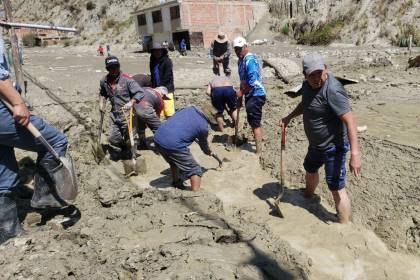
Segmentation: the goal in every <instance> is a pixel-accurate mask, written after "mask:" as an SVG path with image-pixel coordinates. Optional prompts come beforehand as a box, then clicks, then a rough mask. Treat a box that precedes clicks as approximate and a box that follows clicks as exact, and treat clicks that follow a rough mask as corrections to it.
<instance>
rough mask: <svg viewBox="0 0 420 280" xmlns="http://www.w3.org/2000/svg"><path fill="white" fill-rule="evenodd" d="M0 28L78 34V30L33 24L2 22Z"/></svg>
mask: <svg viewBox="0 0 420 280" xmlns="http://www.w3.org/2000/svg"><path fill="white" fill-rule="evenodd" d="M0 26H5V27H16V28H33V29H48V30H57V31H65V32H77V29H76V28H71V27H60V26H53V25H40V24H33V23H16V22H5V21H0Z"/></svg>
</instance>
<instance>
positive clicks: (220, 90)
mask: <svg viewBox="0 0 420 280" xmlns="http://www.w3.org/2000/svg"><path fill="white" fill-rule="evenodd" d="M207 95H209V96H210V98H211V103H212V104H213V106H214V107H215V108H216V109H217V125H218V127H219V131H222V132H223V129H224V125H225V123H224V121H223V112H224V111H225V108H227V109H228V113H229V115H230V116H231V118H232V122H233V123H236V91H235V89H234V88H233V84H232V81H231V80H230V78H229V77H227V76H215V77H214V78H213V79H212V80H211V81H210V82H209V85H208V87H207Z"/></svg>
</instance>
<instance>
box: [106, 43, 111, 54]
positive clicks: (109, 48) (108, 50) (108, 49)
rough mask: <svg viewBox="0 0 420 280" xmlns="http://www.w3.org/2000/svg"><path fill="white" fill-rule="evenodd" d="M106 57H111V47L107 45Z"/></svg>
mask: <svg viewBox="0 0 420 280" xmlns="http://www.w3.org/2000/svg"><path fill="white" fill-rule="evenodd" d="M106 56H111V46H110V45H109V44H107V45H106Z"/></svg>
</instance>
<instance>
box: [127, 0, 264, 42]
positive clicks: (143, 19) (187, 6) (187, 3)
mask: <svg viewBox="0 0 420 280" xmlns="http://www.w3.org/2000/svg"><path fill="white" fill-rule="evenodd" d="M266 13H267V5H266V4H265V3H264V2H256V1H250V0H238V1H221V0H194V1H193V0H174V1H167V2H164V3H162V4H161V5H159V6H154V7H150V8H146V9H142V10H138V11H136V12H134V13H133V14H134V16H135V24H136V30H137V32H138V34H139V37H140V40H141V41H142V42H143V45H144V46H145V45H146V46H147V45H150V43H151V42H152V41H157V42H163V41H168V42H169V43H171V42H172V43H174V45H175V46H178V44H179V42H180V41H181V39H185V40H186V42H187V48H188V49H189V48H190V47H206V48H207V47H209V46H210V44H211V42H212V40H214V38H215V37H216V35H217V33H218V32H219V31H223V32H224V33H225V34H226V35H227V36H228V38H229V39H230V40H232V39H233V38H234V37H235V36H239V35H241V36H246V35H247V34H248V33H249V32H250V31H251V30H253V28H254V27H255V26H256V24H257V23H258V22H259V21H260V19H261V18H262V17H263V16H264V15H265V14H266Z"/></svg>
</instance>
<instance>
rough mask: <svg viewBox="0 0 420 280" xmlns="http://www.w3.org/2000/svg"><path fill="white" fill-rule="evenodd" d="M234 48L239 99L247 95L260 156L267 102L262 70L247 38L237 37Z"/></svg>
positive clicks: (249, 115)
mask: <svg viewBox="0 0 420 280" xmlns="http://www.w3.org/2000/svg"><path fill="white" fill-rule="evenodd" d="M233 47H234V49H235V53H236V55H237V56H238V58H239V60H238V71H239V78H240V80H241V84H240V89H239V91H238V92H237V97H238V98H242V96H244V95H245V109H246V116H247V120H248V123H249V125H250V126H251V128H252V132H253V134H254V138H255V144H256V152H257V154H259V153H261V151H262V140H263V133H262V129H261V118H262V108H263V106H264V104H265V100H266V97H265V88H264V85H263V83H262V76H261V68H260V64H259V63H258V59H257V57H256V56H255V54H253V53H251V52H250V51H249V48H248V43H247V42H246V40H245V38H243V37H237V38H236V39H235V40H234V41H233ZM241 103H242V102H241Z"/></svg>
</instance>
